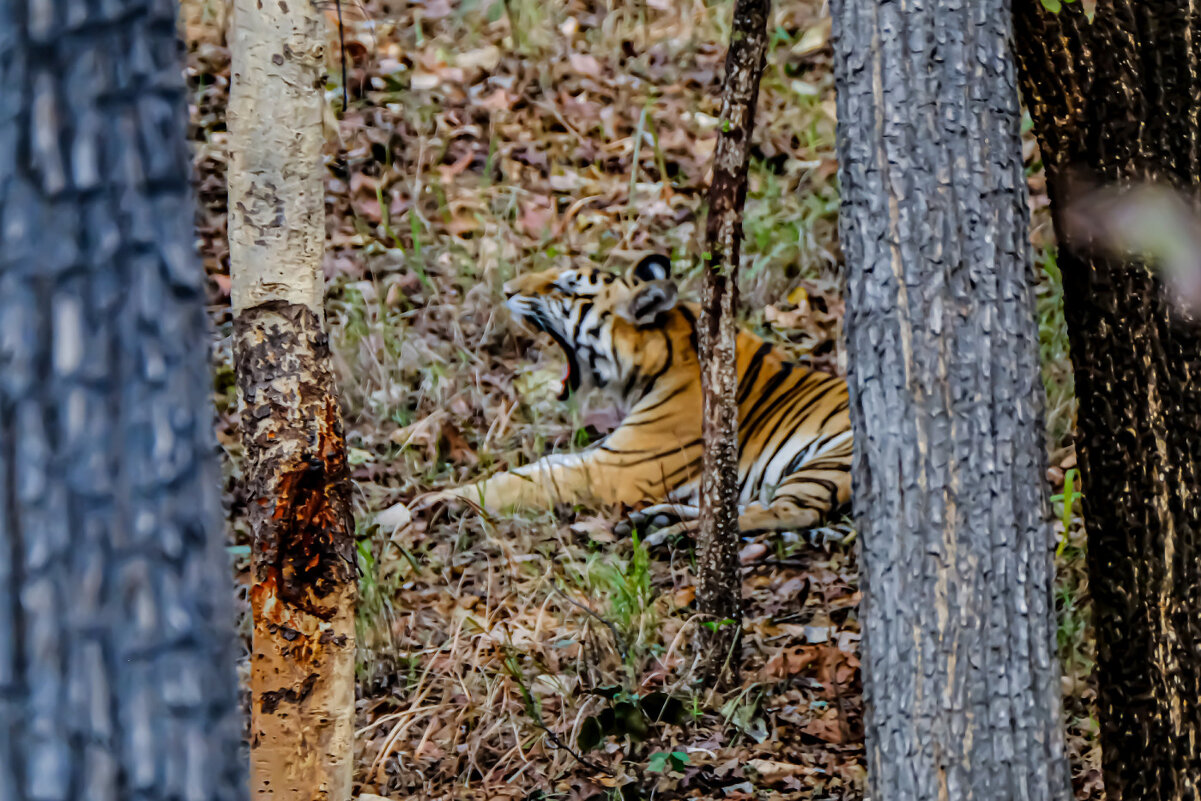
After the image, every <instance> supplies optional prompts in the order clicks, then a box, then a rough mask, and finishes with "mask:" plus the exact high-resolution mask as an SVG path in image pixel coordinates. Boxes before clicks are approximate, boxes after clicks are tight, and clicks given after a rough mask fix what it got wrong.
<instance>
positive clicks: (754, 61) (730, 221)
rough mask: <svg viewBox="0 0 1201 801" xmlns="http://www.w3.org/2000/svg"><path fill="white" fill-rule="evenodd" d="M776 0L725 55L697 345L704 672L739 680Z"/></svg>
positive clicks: (738, 14) (756, 1)
mask: <svg viewBox="0 0 1201 801" xmlns="http://www.w3.org/2000/svg"><path fill="white" fill-rule="evenodd" d="M770 9H771V2H770V0H738V2H737V3H736V4H735V6H734V20H733V25H732V26H731V29H730V48H729V51H728V52H727V53H726V75H725V81H724V83H723V85H722V95H721V123H720V126H719V135H718V136H719V138H718V140H717V150H716V153H715V155H714V160H713V182H712V183H711V184H710V187H709V217H708V221H707V225H706V229H705V249H706V253H705V256H704V258H705V266H706V270H705V281H704V288H703V290H702V294H701V316H700V321H699V323H698V328H699V336H698V340H699V341H698V345H699V350H700V354H699V356H700V364H701V388H702V391H703V392H704V412H703V417H704V422H703V425H702V437H703V438H704V442H705V449H704V458H703V461H702V474H701V497H700V500H701V503H700V522H699V529H698V533H697V539H698V543H697V545H698V548H699V551H700V554H699V559H698V562H699V564H698V573H699V575H698V576H697V608H698V610H699V611H700V612H701V614H702V615H703V616H704V617H705V622H706V623H708V625H707V626H704V627H702V628H701V630H700V631H701V636H700V638H699V643H700V650H701V653H702V655H703V657H702V663H701V672H702V673H703V674H704V675H705V676H706V677H707V678H709V679H711V680H716V681H718V682H720V683H730V682H732V680H733V679H734V678H735V677H736V676H737V674H738V657H739V655H738V644H739V640H740V634H741V631H742V571H741V568H740V565H739V561H738V542H739V534H740V532H739V530H738V402H737V395H738V373H737V370H736V369H735V362H736V354H735V340H736V338H737V335H738V321H737V319H736V318H735V316H734V315H735V313H736V311H737V309H738V259H739V252H740V250H741V245H742V207H743V204H744V202H745V201H746V184H747V174H746V173H747V166H748V163H749V161H750V155H751V132H752V131H753V130H754V127H755V106H756V105H757V104H758V100H759V77H760V76H761V75H762V74H763V60H764V58H765V56H766V54H767V14H768V11H769V10H770Z"/></svg>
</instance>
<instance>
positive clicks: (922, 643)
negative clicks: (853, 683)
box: [831, 0, 1070, 801]
mask: <svg viewBox="0 0 1201 801" xmlns="http://www.w3.org/2000/svg"><path fill="white" fill-rule="evenodd" d="M831 7H832V13H833V17H834V41H835V70H836V72H835V76H836V81H837V88H838V140H839V141H838V155H839V165H840V166H839V175H840V180H841V185H842V191H843V203H842V216H841V238H842V246H843V249H844V252H845V254H846V264H847V319H846V332H847V349H848V361H849V364H850V374H849V377H848V378H849V384H850V391H851V418H852V422H853V425H854V435H855V462H854V469H853V477H854V507H855V516H856V521H857V525H858V528H859V531H860V540H859V541H860V542H861V543H862V559H861V565H860V569H861V582H862V588H863V592H864V601H863V606H862V608H861V616H862V625H863V670H864V689H865V694H866V705H867V719H866V736H867V750H868V783H869V795H870V796H871V797H873V798H877V799H888V801H907V800H908V799H913V800H914V801H917V800H918V799H920V800H921V801H927V800H928V799H954V800H955V801H963V800H964V799H996V801H1012V799H1066V798H1067V797H1069V795H1070V787H1069V782H1068V774H1067V766H1066V763H1065V760H1064V758H1063V734H1062V731H1061V728H1060V726H1061V723H1060V712H1059V709H1060V704H1059V685H1058V682H1059V671H1058V667H1057V665H1056V663H1055V658H1054V654H1055V650H1054V642H1055V626H1054V620H1053V614H1052V608H1051V581H1052V561H1051V555H1052V554H1051V545H1052V537H1051V531H1050V526H1049V525H1048V520H1047V518H1048V514H1047V500H1046V497H1045V486H1044V483H1043V474H1044V461H1045V454H1044V451H1043V447H1042V442H1043V440H1042V396H1043V388H1042V385H1041V382H1040V379H1039V364H1038V330H1037V327H1036V325H1035V320H1034V296H1033V276H1032V271H1031V260H1030V254H1029V245H1028V241H1027V226H1028V214H1027V207H1026V195H1025V180H1024V175H1023V169H1022V160H1021V149H1020V146H1019V140H1018V128H1019V119H1020V112H1019V107H1018V95H1017V87H1016V73H1015V69H1014V65H1013V61H1012V58H1011V56H1010V52H1009V42H1010V38H1011V37H1010V21H1009V7H1008V3H1006V2H1004V1H1003V0H981V2H977V3H962V2H957V1H953V0H942V1H941V2H931V3H925V4H919V5H913V4H896V3H879V4H878V3H861V2H853V1H852V0H837V1H836V2H833V3H832V4H831Z"/></svg>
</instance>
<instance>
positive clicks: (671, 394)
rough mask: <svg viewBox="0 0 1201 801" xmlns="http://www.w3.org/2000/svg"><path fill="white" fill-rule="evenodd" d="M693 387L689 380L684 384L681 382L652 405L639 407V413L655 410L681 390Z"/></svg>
mask: <svg viewBox="0 0 1201 801" xmlns="http://www.w3.org/2000/svg"><path fill="white" fill-rule="evenodd" d="M691 387H692V384H690V383H687V382H685V383H683V384H680V386H678V387H676V388H675V389H674V390H672V391H671V392H669V393H668V394H667V395H665V396H664V397H662V398H660V399H659V400H657V401H655V402H654V403H653V404H651V405H650V406H647V407H646V408H645V409H639V410H638V412H639V414H644V413H646V412H653V411H654V410H655V409H658V408H659V407H660V406H662V405H663V404H665V403H667V402H668V401H670V400H671V399H672V398H674V397H675V396H677V395H679V394H680V393H681V392H684V391H685V390H688V389H690V388H691Z"/></svg>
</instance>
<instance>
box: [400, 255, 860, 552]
mask: <svg viewBox="0 0 1201 801" xmlns="http://www.w3.org/2000/svg"><path fill="white" fill-rule="evenodd" d="M504 295H505V304H506V306H507V307H508V309H509V311H510V312H511V315H512V317H513V318H514V319H515V320H517V321H518V322H519V323H523V324H525V325H527V326H528V327H530V328H533V329H534V330H535V331H540V332H544V333H546V334H548V335H549V336H550V338H551V339H553V340H554V341H555V343H557V344H558V346H559V348H560V349H561V350H562V351H563V353H564V355H565V356H566V360H567V373H566V375H565V377H564V378H563V384H562V387H561V392H560V393H559V399H560V400H566V399H567V398H568V396H569V395H570V394H571V393H583V392H588V391H599V392H602V393H605V394H607V395H608V396H610V397H611V398H612V400H614V401H616V402H617V404H618V406H619V408H624V409H627V410H628V411H627V412H626V414H625V416H624V418H623V419H622V421H621V423H620V424H619V425H618V426H617V428H615V429H614V430H613V431H611V432H610V433H609V434H608V435H607V436H606V437H605V438H604V439H603V440H601V441H600V442H599V443H596V444H594V445H592V446H590V447H588V448H586V449H585V450H583V451H581V452H577V453H554V454H551V455H548V456H544V457H543V458H541V459H539V460H537V461H535V462H533V463H532V464H528V465H526V466H524V467H518V468H516V469H514V470H509V471H506V472H501V473H497V474H495V475H492V476H490V477H488V478H484V479H482V480H480V481H476V482H474V483H471V484H467V485H464V486H461V487H457V488H454V489H450V490H444V491H442V492H438V493H434V494H432V495H430V496H426V497H425V498H424V502H423V503H422V504H421V506H423V507H424V506H428V505H430V504H432V503H433V502H436V501H450V502H455V503H459V504H460V505H463V504H462V502H465V503H466V505H474V506H478V507H480V508H482V509H483V510H485V511H487V512H490V513H503V512H508V511H512V510H517V509H523V508H526V509H528V508H541V509H550V508H553V506H554V505H555V504H565V505H577V504H578V505H587V503H588V502H589V501H600V502H601V503H604V504H607V505H613V506H617V505H623V506H624V507H626V508H636V509H638V507H643V508H640V509H638V511H636V512H634V514H633V515H632V516H631V517H630V518H628V519H627V520H628V522H627V524H626V529H627V530H628V527H629V524H631V523H632V524H644V523H646V522H647V521H652V520H656V519H657V520H662V519H663V518H664V516H666V517H667V518H669V519H671V520H675V521H676V522H675V523H674V524H673V525H671V526H670V527H668V528H666V529H664V530H661V531H660V532H658V535H659V538H660V541H661V540H662V538H663V537H666V536H671V535H675V534H686V533H690V532H694V530H695V529H696V527H697V526H698V525H699V514H700V510H699V507H698V504H699V495H700V475H701V462H702V454H703V448H704V443H703V440H702V437H701V427H702V423H701V420H702V417H701V412H702V403H703V399H702V394H701V374H700V364H699V355H698V347H697V346H698V341H697V319H698V316H699V314H700V306H699V304H696V303H689V302H682V301H681V300H680V299H679V290H678V287H677V285H676V283H675V282H674V281H673V280H672V278H671V261H670V259H668V258H667V257H666V256H662V255H659V254H652V255H649V256H646V257H644V258H642V259H641V260H640V261H638V262H637V263H636V264H634V265H633V266H632V268H630V269H629V270H627V271H626V273H625V275H619V274H617V273H614V272H608V271H604V270H601V269H596V268H593V269H574V268H557V269H549V270H545V271H541V272H534V273H527V274H524V275H521V276H518V277H517V278H514V279H512V280H510V281H508V282H507V283H505V284H504ZM736 354H737V356H736V363H737V364H736V367H737V375H738V392H737V403H738V415H739V431H738V435H739V438H738V442H739V463H738V486H739V516H738V526H739V528H740V529H741V531H742V532H743V533H748V532H757V531H783V530H804V529H808V528H811V527H813V526H815V525H817V524H818V523H819V522H821V521H822V520H823V519H824V518H825V517H826V516H827V515H829V513H830V512H831V511H832V510H833V509H835V508H838V507H840V506H842V505H844V504H846V503H848V501H849V500H850V492H851V481H850V468H851V453H852V437H851V423H850V418H849V411H848V410H849V401H848V393H847V384H846V382H845V381H844V380H843V379H841V378H839V377H837V376H833V375H829V374H826V373H822V372H819V371H816V370H812V369H808V368H806V367H803V366H802V365H800V364H797V363H795V362H793V361H790V360H789V359H788V358H787V356H786V355H785V354H784V353H783V352H782V351H781V350H780V349H778V348H776V347H775V346H773V345H771V344H769V343H767V342H765V341H764V340H763V339H761V338H760V337H758V336H756V335H755V334H753V333H751V332H750V331H747V330H746V329H745V328H742V329H740V330H739V332H738V334H737V340H736ZM646 504H650V505H649V506H646Z"/></svg>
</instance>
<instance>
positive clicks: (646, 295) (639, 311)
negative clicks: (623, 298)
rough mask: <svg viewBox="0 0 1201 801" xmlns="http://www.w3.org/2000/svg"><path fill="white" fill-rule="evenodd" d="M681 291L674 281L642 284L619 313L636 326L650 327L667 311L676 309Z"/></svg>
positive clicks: (619, 309) (620, 308)
mask: <svg viewBox="0 0 1201 801" xmlns="http://www.w3.org/2000/svg"><path fill="white" fill-rule="evenodd" d="M678 295H679V290H677V289H676V285H675V283H674V282H672V281H666V280H658V281H648V282H646V283H643V284H640V285H639V286H638V287H637V288H635V289H634V291H633V292H632V293H630V299H629V300H628V301H627V302H626V305H625V306H624V307H618V312H619V313H620V314H621V316H622V317H624V318H625V319H626V320H629V321H630V322H631V323H633V324H634V325H650V324H651V323H653V322H654V321H655V319H656V318H657V317H658V316H659V315H660V314H662V313H663V312H665V311H671V310H672V309H673V308H675V305H676V299H677V297H678Z"/></svg>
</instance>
